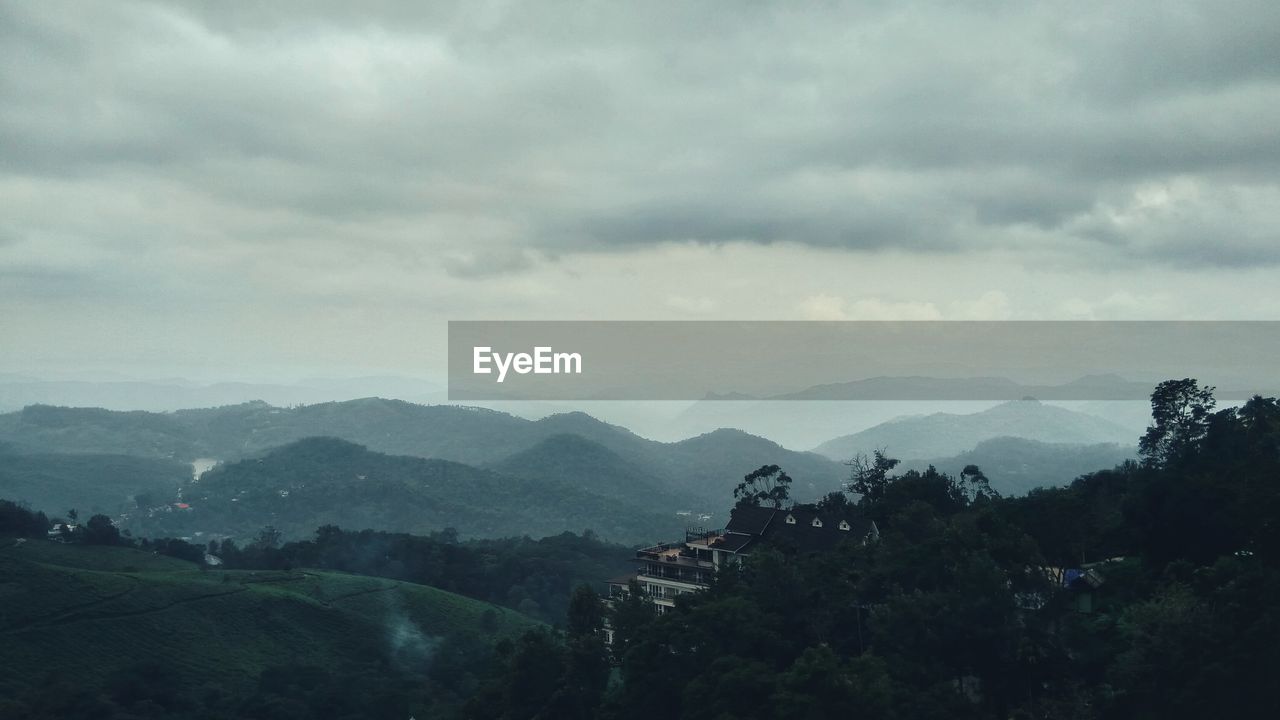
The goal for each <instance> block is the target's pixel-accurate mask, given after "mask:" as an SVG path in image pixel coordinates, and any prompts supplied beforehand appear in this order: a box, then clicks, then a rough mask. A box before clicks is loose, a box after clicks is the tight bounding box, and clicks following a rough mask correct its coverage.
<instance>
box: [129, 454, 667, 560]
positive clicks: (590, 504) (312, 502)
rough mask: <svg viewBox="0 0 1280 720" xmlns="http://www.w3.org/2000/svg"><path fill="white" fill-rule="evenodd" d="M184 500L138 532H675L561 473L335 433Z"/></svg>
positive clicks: (142, 521)
mask: <svg viewBox="0 0 1280 720" xmlns="http://www.w3.org/2000/svg"><path fill="white" fill-rule="evenodd" d="M183 500H184V501H185V503H186V504H188V505H189V508H187V509H183V510H176V511H175V510H174V509H173V508H171V507H170V508H165V509H164V510H163V511H155V512H151V513H149V514H144V513H139V514H137V516H135V517H132V518H130V519H129V520H128V525H127V527H129V528H130V529H131V530H132V531H133V532H134V534H135V535H139V536H149V537H164V536H179V537H182V536H192V537H194V536H196V533H204V534H207V535H216V536H231V537H234V538H241V539H245V538H252V537H254V536H256V535H257V533H258V531H259V530H261V529H262V528H263V527H264V526H266V525H272V526H274V527H275V528H277V529H278V530H280V531H281V532H282V533H284V535H285V537H287V538H303V537H310V536H311V534H312V533H313V532H315V530H316V528H318V527H320V526H322V525H339V526H342V527H348V528H376V529H379V530H386V531H390V532H407V533H418V534H425V533H428V532H431V531H436V530H443V529H445V528H450V527H452V528H455V529H457V531H458V533H459V535H460V536H462V537H464V538H481V537H512V536H521V535H530V536H532V537H541V536H546V535H555V534H558V533H560V532H563V531H565V530H570V529H572V530H578V531H581V530H584V529H588V528H589V529H592V530H594V531H595V532H596V533H598V534H599V535H601V536H602V537H605V538H609V539H612V540H617V541H633V540H640V541H642V540H648V539H651V538H653V537H655V536H658V535H661V534H662V533H663V532H666V533H670V532H674V531H678V530H679V528H680V526H679V525H678V524H677V519H676V517H675V514H674V511H671V512H667V513H658V512H656V511H646V510H643V509H636V508H633V507H631V506H630V505H628V504H627V503H625V502H623V501H621V500H619V499H617V498H614V497H608V496H605V495H600V494H597V493H595V492H592V491H590V490H588V489H585V488H584V487H582V486H580V485H577V484H573V483H571V482H569V481H567V480H561V479H558V478H555V477H543V478H538V479H533V480H528V479H523V478H519V477H512V476H507V475H502V474H499V473H496V472H493V471H491V470H482V469H479V468H474V467H471V466H469V465H464V464H461V463H456V462H450V461H447V460H432V459H425V458H419V457H407V456H396V455H384V454H382V453H377V452H372V451H370V450H368V449H367V448H365V447H362V446H360V445H356V444H353V443H350V442H346V441H344V440H338V439H336V438H309V439H306V440H300V441H298V442H294V443H290V444H288V445H285V446H284V447H281V448H278V449H276V450H273V451H271V452H269V453H267V454H266V455H264V456H262V457H261V458H256V459H249V460H242V461H239V462H232V463H224V464H222V465H219V466H218V467H216V468H214V469H213V470H211V471H209V472H207V473H205V474H204V475H203V476H202V477H201V478H200V480H199V481H198V482H195V481H193V482H191V483H190V484H188V485H187V486H186V487H185V488H184V489H183Z"/></svg>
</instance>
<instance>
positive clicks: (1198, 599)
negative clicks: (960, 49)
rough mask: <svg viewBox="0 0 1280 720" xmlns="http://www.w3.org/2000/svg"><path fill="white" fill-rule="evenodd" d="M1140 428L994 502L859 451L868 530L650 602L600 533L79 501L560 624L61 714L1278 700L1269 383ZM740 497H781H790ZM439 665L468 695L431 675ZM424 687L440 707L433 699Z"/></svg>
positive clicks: (1279, 634) (673, 712)
mask: <svg viewBox="0 0 1280 720" xmlns="http://www.w3.org/2000/svg"><path fill="white" fill-rule="evenodd" d="M1139 449H1140V459H1139V460H1136V461H1128V462H1125V463H1123V464H1120V465H1118V466H1116V467H1114V468H1111V469H1106V470H1098V471H1095V472H1091V473H1088V474H1085V475H1082V476H1081V477H1079V478H1077V479H1076V480H1075V481H1074V482H1073V483H1071V484H1070V485H1069V486H1067V487H1062V488H1050V489H1038V490H1034V491H1032V492H1031V493H1030V494H1028V495H1026V496H1022V497H1001V496H1000V495H999V493H997V492H995V491H993V490H992V489H991V484H990V483H989V482H988V480H987V478H986V476H985V475H984V474H983V471H982V470H981V469H980V468H978V467H977V466H973V465H970V466H966V467H964V468H963V469H962V470H961V471H960V472H958V473H955V474H950V473H947V472H942V471H939V470H938V469H936V468H934V467H926V468H923V469H919V468H914V469H907V470H902V468H901V464H900V463H899V462H898V461H897V460H895V459H893V458H891V457H889V456H887V455H886V454H884V453H875V454H873V455H872V456H870V457H861V458H859V459H858V460H857V461H856V462H854V463H852V464H851V468H850V471H851V476H850V480H849V483H848V488H847V490H848V492H847V493H833V494H832V495H829V496H827V497H826V498H823V499H822V500H821V502H822V503H828V504H840V505H847V506H852V507H856V510H857V511H858V512H861V513H863V514H865V515H866V516H868V517H869V518H871V519H873V520H874V521H875V522H876V524H877V526H878V527H879V529H880V538H879V540H878V541H875V542H870V543H867V544H856V543H847V544H846V545H844V546H842V547H839V548H837V549H836V550H834V551H830V552H825V553H820V554H811V555H796V554H794V553H791V552H788V551H787V550H786V549H785V548H764V549H763V550H760V551H757V552H755V553H753V554H752V555H751V556H749V558H748V559H747V561H746V562H744V563H743V564H742V565H740V566H733V565H730V566H728V567H727V568H726V569H725V570H723V571H722V572H721V573H719V574H718V575H717V577H716V578H715V581H714V582H713V584H712V586H711V588H710V589H709V590H707V591H706V592H702V593H695V594H686V595H681V596H679V598H678V599H677V600H676V604H675V607H674V609H673V610H671V611H670V612H666V613H664V614H661V615H658V614H655V613H654V612H653V606H652V605H651V604H650V603H649V602H647V601H646V600H645V598H643V596H642V594H641V592H640V590H639V587H638V586H635V585H633V586H632V593H631V594H630V596H629V597H626V598H619V599H615V600H613V601H612V602H611V603H610V604H605V603H602V602H601V599H600V597H599V595H598V594H597V592H596V589H595V588H598V587H599V585H598V582H599V581H600V580H602V579H603V578H604V577H606V576H607V575H608V574H612V573H613V572H614V568H616V566H613V567H611V565H612V561H611V560H610V559H609V558H611V557H613V558H618V559H619V561H620V562H622V563H623V564H625V559H626V557H627V551H626V549H625V548H622V547H620V546H608V545H604V544H602V543H600V542H599V541H598V540H596V539H594V538H592V537H590V536H583V537H580V536H574V535H570V534H566V535H562V536H557V537H550V538H545V539H543V540H540V541H534V540H527V539H525V540H507V541H470V542H459V540H458V538H457V536H456V534H455V533H450V532H444V533H434V534H431V535H429V536H420V537H419V536H411V535H404V534H392V533H382V532H373V531H344V530H341V529H338V528H336V527H324V528H320V529H319V530H318V531H317V532H316V533H315V536H314V538H313V539H310V540H306V541H300V542H290V543H281V542H280V536H279V533H278V532H277V531H275V530H274V529H272V528H267V529H265V530H264V531H263V532H262V533H261V534H260V536H259V538H258V539H257V540H255V541H254V542H250V543H246V544H243V545H237V544H235V543H231V542H227V543H215V544H214V545H213V546H211V547H205V546H198V545H192V544H190V543H185V542H183V541H175V540H137V541H135V540H131V539H129V538H127V537H121V536H120V535H119V533H118V532H116V531H115V529H114V527H113V526H112V525H111V524H110V521H109V520H108V519H107V518H105V516H95V517H94V518H90V519H89V521H88V522H86V523H83V524H81V525H80V526H78V527H77V528H76V529H75V530H74V531H71V530H64V538H63V539H64V540H66V541H67V542H68V543H71V544H82V545H87V546H97V545H113V544H136V545H138V546H139V547H141V548H145V549H148V550H151V551H153V552H155V553H159V554H161V555H166V554H167V555H175V556H185V557H188V558H189V559H192V560H197V559H198V558H197V555H199V556H203V555H204V553H205V552H207V551H212V552H214V553H216V554H217V555H219V556H220V558H221V559H222V561H223V562H224V563H225V566H224V567H225V568H227V571H228V572H249V573H253V572H266V573H286V574H287V573H296V572H298V568H316V569H322V570H324V571H326V572H328V571H344V572H353V573H361V574H363V575H368V576H376V577H379V578H385V579H388V580H394V581H397V582H400V581H409V582H413V583H422V584H424V585H432V586H435V587H439V588H442V589H445V590H451V591H455V592H457V593H460V594H463V595H469V596H471V597H473V598H477V599H479V600H486V601H490V602H494V603H497V604H500V605H505V606H507V607H508V608H513V609H516V610H518V611H520V612H522V613H526V614H528V615H530V616H532V617H534V618H537V619H541V620H543V621H546V622H549V623H550V626H548V625H539V626H534V627H530V628H529V629H528V630H526V631H523V632H522V634H518V635H512V636H509V637H506V638H497V639H494V640H492V641H491V644H488V645H486V644H484V643H483V642H479V641H476V640H474V639H473V640H472V641H470V642H471V643H472V644H471V645H467V648H469V649H467V650H465V651H461V650H459V651H456V652H454V651H451V653H452V654H451V655H450V656H449V657H452V658H453V659H452V660H448V659H446V658H445V657H444V656H442V657H441V661H440V662H441V664H435V663H433V662H428V663H425V664H423V665H420V666H417V667H414V668H412V669H407V670H406V669H404V668H403V667H401V666H397V667H396V668H395V669H393V670H391V671H388V672H386V673H381V674H379V672H380V671H379V668H380V666H379V665H378V664H377V663H376V662H374V661H372V660H367V659H366V660H364V661H362V663H363V664H361V663H357V664H355V665H351V666H347V667H343V668H340V669H335V668H334V667H327V668H318V669H317V668H315V667H312V666H309V665H306V664H285V665H281V666H278V667H274V668H271V669H270V670H264V671H263V672H262V673H261V675H260V676H259V679H258V681H257V683H256V685H254V687H252V688H249V689H245V690H242V691H240V694H238V695H236V696H234V697H227V696H226V695H225V694H223V695H218V693H216V692H213V691H212V690H211V689H210V688H208V687H203V689H200V690H197V686H195V685H192V684H191V683H190V681H189V680H187V679H182V678H178V677H173V676H172V674H165V673H164V672H162V669H156V668H150V669H148V668H142V667H140V666H138V667H135V666H130V667H129V668H125V669H120V670H119V672H118V673H116V674H115V675H112V676H111V679H110V681H109V682H107V683H106V684H104V685H102V686H101V687H99V688H95V689H91V690H86V691H83V692H81V693H80V695H79V696H78V697H80V696H82V700H83V702H82V703H81V704H80V705H74V706H72V705H67V704H66V703H63V705H59V706H57V707H58V708H59V712H58V714H59V715H60V716H65V717H121V718H124V717H156V718H185V717H228V716H234V717H299V718H301V717H333V718H344V717H366V716H368V713H369V712H370V711H369V710H368V709H369V708H379V710H378V713H382V714H379V716H382V715H383V714H386V715H388V716H394V715H395V714H396V713H398V712H402V711H405V710H411V709H412V710H414V712H416V713H419V714H417V715H416V717H420V718H421V717H441V718H444V717H465V718H474V719H476V720H480V719H486V720H499V719H501V720H516V719H517V718H606V719H616V720H627V719H629V718H652V717H673V718H674V717H684V718H713V719H719V718H724V719H728V718H761V719H764V718H805V719H806V720H819V719H821V718H843V717H849V716H851V715H857V716H865V717H872V718H957V717H959V718H975V719H978V718H1028V719H1029V718H1068V719H1072V718H1081V719H1083V718H1202V717H1206V716H1210V717H1215V716H1223V715H1227V716H1233V717H1275V716H1277V715H1280V700H1278V699H1277V697H1276V696H1275V694H1274V693H1273V692H1272V691H1271V688H1270V687H1269V682H1268V681H1269V679H1270V676H1271V674H1272V670H1271V668H1273V667H1275V666H1276V664H1277V663H1278V662H1280V609H1278V607H1280V604H1278V603H1277V602H1276V600H1275V598H1276V593H1277V592H1280V524H1277V518H1280V403H1277V401H1276V399H1274V398H1262V397H1255V398H1253V399H1252V400H1250V401H1248V402H1247V403H1245V404H1244V405H1242V406H1240V407H1236V408H1231V409H1226V410H1220V411H1218V410H1216V409H1215V402H1214V398H1213V395H1212V389H1211V388H1202V387H1200V386H1199V385H1198V384H1197V383H1196V381H1194V380H1177V381H1169V382H1166V383H1162V384H1161V385H1160V386H1159V387H1157V389H1156V391H1155V393H1154V394H1153V396H1152V422H1151V426H1150V428H1149V429H1148V431H1147V433H1146V435H1145V436H1143V437H1142V438H1141V441H1140V443H1139ZM764 469H768V468H762V470H764ZM773 469H774V470H777V468H773ZM750 479H751V476H748V478H747V480H746V481H744V482H749V481H750ZM744 497H745V498H746V499H745V500H740V502H761V501H763V502H777V503H787V502H790V500H789V499H788V498H787V497H786V492H785V491H782V492H781V493H779V492H776V491H775V492H774V493H772V494H765V495H760V496H748V495H744ZM726 501H727V499H726ZM48 527H49V521H48V519H47V518H45V517H43V516H42V515H40V514H38V513H33V512H30V511H27V510H25V509H24V508H22V507H20V506H17V505H15V504H12V503H0V535H5V536H11V537H17V536H28V537H43V536H44V534H45V533H46V532H47V529H48ZM584 581H595V582H584ZM593 586H594V587H593ZM575 587H576V589H574V588H575ZM606 623H608V625H609V627H610V628H611V629H612V631H613V633H614V643H613V645H612V646H611V647H609V646H606V644H605V642H604V627H605V624H606ZM459 642H461V641H459ZM477 643H478V644H477ZM459 658H465V659H459ZM353 662H354V659H353ZM55 664H56V663H55ZM442 668H443V669H442ZM148 673H151V674H148ZM441 673H443V675H442V674H441ZM375 676H376V677H375ZM51 677H52V674H51ZM361 678H363V679H364V680H363V681H362V680H360V679H361ZM449 682H455V683H461V686H462V687H465V688H466V693H465V694H464V695H460V694H459V693H458V692H457V690H456V687H455V688H454V689H451V690H446V689H445V686H446V685H448V683H449ZM59 688H61V689H59ZM141 688H145V690H143V689H141ZM65 689H66V688H65V683H64V685H58V684H57V683H56V682H54V681H53V680H51V681H50V683H48V684H45V685H36V686H34V687H31V686H28V687H25V689H24V690H23V693H24V694H23V695H22V696H20V697H17V698H16V699H14V700H10V701H8V702H9V703H10V704H9V705H8V706H6V708H5V709H6V710H8V711H10V712H9V713H8V715H11V716H13V717H27V716H31V717H35V716H37V715H39V716H47V715H48V714H49V712H48V710H49V708H50V707H52V706H51V705H50V703H53V702H54V701H55V698H56V697H57V696H58V693H63V692H65ZM335 692H340V693H341V697H340V698H338V697H335V696H334V693H335ZM202 693H203V694H202ZM424 693H426V694H424ZM431 693H437V694H441V696H443V697H447V698H448V702H438V703H432V702H427V701H426V698H428V697H430V696H431ZM353 697H354V698H357V699H358V700H359V702H358V703H355V704H353V703H352V702H350V701H349V699H350V698H353ZM384 711H385V712H384ZM406 716H407V715H406Z"/></svg>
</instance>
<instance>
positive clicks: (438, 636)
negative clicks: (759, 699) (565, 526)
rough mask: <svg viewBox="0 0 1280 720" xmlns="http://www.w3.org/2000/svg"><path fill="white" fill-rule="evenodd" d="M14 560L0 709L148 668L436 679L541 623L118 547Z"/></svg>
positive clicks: (301, 574) (8, 561)
mask: <svg viewBox="0 0 1280 720" xmlns="http://www.w3.org/2000/svg"><path fill="white" fill-rule="evenodd" d="M2 542H4V543H5V546H4V547H2V548H0V667H3V668H4V669H5V679H4V680H0V696H4V695H5V694H6V692H9V693H12V694H13V695H14V696H17V695H19V694H21V692H23V691H24V690H27V689H29V688H31V687H32V686H34V685H38V684H41V683H46V682H49V681H50V678H51V676H53V677H54V678H74V680H75V683H76V684H77V686H78V687H92V686H94V685H96V684H98V683H102V682H106V681H108V679H109V678H112V677H113V676H117V675H118V674H119V673H120V672H121V671H122V670H124V669H126V668H128V667H130V666H132V665H134V664H137V663H139V662H142V661H149V662H157V663H160V664H161V665H163V666H164V667H166V668H168V669H169V670H170V671H172V672H173V673H174V674H176V675H177V676H178V677H179V678H180V680H181V682H182V683H188V684H191V683H194V684H197V685H198V684H204V683H211V684H216V685H218V686H221V687H223V688H226V689H229V690H231V691H248V690H251V689H252V688H253V687H255V686H256V684H257V683H258V682H259V677H260V676H261V674H262V673H263V672H264V671H265V670H267V669H269V668H276V667H283V666H291V667H307V668H316V669H319V670H320V671H328V672H336V671H338V670H339V669H340V668H343V667H349V666H351V665H352V664H353V663H356V664H365V665H370V666H388V667H403V668H413V667H415V666H425V664H426V663H427V662H428V661H429V660H430V659H431V657H432V656H433V654H436V653H438V652H440V651H441V648H442V647H448V646H450V645H451V644H452V645H457V644H458V643H460V642H462V641H463V640H467V641H469V642H476V641H480V642H483V643H491V642H492V641H495V640H497V639H500V638H504V637H509V636H513V635H515V634H517V633H519V632H520V631H522V630H524V629H527V628H529V627H533V626H535V625H536V623H535V622H534V621H532V620H530V619H528V618H526V617H524V616H522V615H520V614H518V613H516V612H514V611H511V610H508V609H504V608H500V607H497V606H494V605H489V604H487V603H483V602H479V601H475V600H471V599H468V598H464V597H462V596H459V595H454V594H452V593H448V592H445V591H442V590H437V589H435V588H431V587H427V586H422V585H413V584H410V583H404V582H397V581H392V580H386V579H380V578H370V577H364V576H359V575H347V574H343V573H336V572H319V571H312V570H292V571H282V572H251V571H221V570H218V569H216V568H213V569H207V570H201V569H200V568H198V567H197V566H195V565H193V564H191V563H187V562H184V561H181V560H175V559H172V558H165V557H161V556H157V555H153V554H151V553H147V552H142V551H138V550H132V549H128V548H118V547H86V546H67V545H61V544H58V543H53V542H47V541H39V540H29V541H26V542H20V543H15V542H13V541H11V540H5V541H2Z"/></svg>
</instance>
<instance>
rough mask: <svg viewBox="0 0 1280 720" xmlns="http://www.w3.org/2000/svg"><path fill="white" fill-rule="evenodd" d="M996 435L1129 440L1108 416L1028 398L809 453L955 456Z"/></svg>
mask: <svg viewBox="0 0 1280 720" xmlns="http://www.w3.org/2000/svg"><path fill="white" fill-rule="evenodd" d="M998 437H1017V438H1025V439H1028V440H1038V441H1041V442H1049V443H1073V444H1095V443H1125V442H1132V441H1133V437H1132V434H1131V433H1130V432H1129V431H1128V430H1127V429H1125V428H1123V427H1121V426H1119V425H1117V424H1115V423H1112V422H1110V421H1108V420H1104V419H1102V418H1100V417H1095V416H1093V415H1088V414H1085V413H1081V412H1075V411H1072V410H1067V409H1066V408H1061V407H1057V406H1054V405H1045V404H1043V403H1040V402H1037V401H1035V400H1030V399H1028V400H1014V401H1011V402H1007V403H1001V404H1000V405H997V406H995V407H993V408H991V409H989V410H984V411H982V412H978V413H973V414H970V415H953V414H949V413H935V414H933V415H926V416H922V417H909V418H903V419H901V420H894V421H891V422H887V423H881V424H880V425H877V426H875V427H873V428H868V429H867V430H863V431H862V432H859V433H854V434H852V435H845V436H843V437H838V438H835V439H834V440H828V441H827V442H825V443H823V444H821V445H819V446H818V447H817V448H815V449H814V452H817V453H820V454H822V455H825V456H827V457H829V458H832V459H837V460H844V459H848V458H851V457H853V456H854V455H856V454H858V453H868V454H869V453H871V452H874V451H875V450H878V449H885V450H886V451H887V453H888V454H889V455H890V456H892V457H896V458H899V459H902V460H915V459H921V458H932V457H942V456H949V455H956V454H959V453H962V452H965V451H967V450H969V449H971V448H973V447H975V446H976V445H977V444H978V443H980V442H982V441H983V440H990V439H992V438H998Z"/></svg>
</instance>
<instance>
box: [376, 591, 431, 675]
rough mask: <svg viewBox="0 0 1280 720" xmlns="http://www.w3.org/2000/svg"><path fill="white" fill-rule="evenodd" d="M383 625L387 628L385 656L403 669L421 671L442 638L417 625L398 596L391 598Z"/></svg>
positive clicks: (427, 663)
mask: <svg viewBox="0 0 1280 720" xmlns="http://www.w3.org/2000/svg"><path fill="white" fill-rule="evenodd" d="M391 603H394V604H395V606H396V607H388V609H387V616H386V620H385V621H384V625H385V627H386V630H387V657H389V658H390V659H391V661H392V662H393V663H395V665H396V666H397V667H399V668H401V669H404V670H414V671H422V670H424V669H425V668H426V667H427V666H428V665H430V664H431V660H432V658H433V657H434V655H435V653H436V650H437V649H438V648H439V647H440V643H441V642H442V641H443V638H440V637H437V636H434V635H429V634H427V633H425V632H423V631H422V628H420V627H418V624H417V623H415V622H414V621H413V620H412V619H411V618H410V617H409V615H408V614H407V613H405V612H404V610H403V608H401V607H398V606H399V604H400V603H399V598H396V599H395V600H391V601H390V602H389V603H388V604H389V605H390V604H391Z"/></svg>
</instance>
